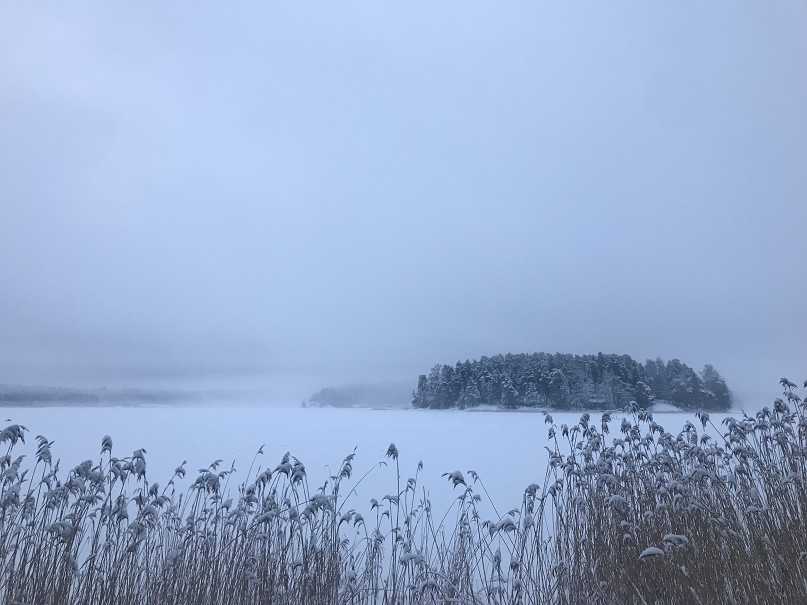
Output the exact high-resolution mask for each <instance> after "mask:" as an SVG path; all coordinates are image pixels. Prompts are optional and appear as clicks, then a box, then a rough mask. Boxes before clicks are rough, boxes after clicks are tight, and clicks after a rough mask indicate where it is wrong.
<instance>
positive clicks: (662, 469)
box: [0, 379, 807, 605]
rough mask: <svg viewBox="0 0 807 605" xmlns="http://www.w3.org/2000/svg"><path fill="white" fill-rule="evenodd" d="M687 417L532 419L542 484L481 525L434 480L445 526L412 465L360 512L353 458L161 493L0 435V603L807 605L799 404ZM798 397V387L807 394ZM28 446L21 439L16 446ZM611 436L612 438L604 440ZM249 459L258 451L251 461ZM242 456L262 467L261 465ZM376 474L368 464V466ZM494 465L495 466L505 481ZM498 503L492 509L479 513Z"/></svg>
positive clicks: (803, 421)
mask: <svg viewBox="0 0 807 605" xmlns="http://www.w3.org/2000/svg"><path fill="white" fill-rule="evenodd" d="M781 384H782V386H783V389H784V394H783V397H782V398H781V399H777V400H776V401H775V402H774V404H773V406H772V408H767V407H766V408H763V409H762V410H760V411H759V412H758V413H756V414H755V415H753V416H748V415H745V414H744V415H743V416H742V417H741V418H733V417H728V418H726V420H725V421H724V424H723V426H722V427H718V426H715V425H714V424H712V421H711V420H710V418H709V416H708V414H706V413H699V414H698V415H697V417H698V420H699V422H700V423H701V424H702V429H705V428H706V427H707V426H711V427H712V429H714V431H713V432H714V433H715V434H716V435H719V437H717V438H709V435H706V434H701V435H699V430H698V427H697V426H696V424H694V423H692V422H686V423H685V425H684V427H683V430H681V431H680V432H679V433H678V434H677V435H673V434H672V433H669V432H667V431H666V430H665V429H664V427H662V426H660V425H659V424H657V423H656V422H655V421H654V419H653V416H652V414H651V413H649V412H646V411H643V410H640V409H639V408H638V407H636V406H633V407H632V408H631V409H629V410H627V413H626V414H622V415H621V416H622V417H620V418H618V417H616V415H615V414H614V415H612V414H611V413H605V414H603V415H602V417H601V418H600V419H597V420H594V419H592V417H591V416H590V415H589V414H583V415H582V416H581V418H580V421H579V422H578V423H577V424H576V425H574V426H567V425H561V426H559V427H558V426H556V425H555V423H554V422H553V419H552V417H551V415H549V414H546V415H545V421H546V429H547V430H548V431H549V438H550V444H551V447H548V448H547V450H548V464H547V465H546V473H545V476H544V479H543V482H542V483H540V484H532V485H529V486H527V487H526V489H525V491H524V494H523V498H522V500H521V502H520V503H517V505H516V506H515V507H514V508H512V509H511V510H508V511H503V510H502V511H501V513H500V512H496V518H494V519H484V518H483V516H482V514H481V512H480V508H481V507H480V505H479V503H480V501H481V500H483V499H485V500H487V493H486V490H485V489H484V483H483V482H482V480H481V479H480V478H479V477H478V476H477V475H476V473H474V472H473V471H467V472H466V473H464V474H463V473H462V472H460V471H454V472H450V473H446V475H445V479H446V480H447V481H450V482H451V483H452V484H453V485H454V489H455V490H456V492H457V495H458V498H457V500H456V501H455V504H454V505H453V506H452V508H451V509H450V510H449V511H448V512H447V513H444V514H442V515H438V514H436V513H435V512H434V511H433V510H432V507H431V504H430V502H429V499H428V493H427V492H426V491H425V489H424V488H423V487H422V486H421V485H420V484H419V480H418V471H419V470H420V466H419V467H418V468H417V469H415V473H414V477H412V478H407V479H404V478H403V475H401V472H400V468H398V451H397V449H396V447H395V446H394V445H390V447H389V449H388V450H387V452H386V457H385V459H384V460H383V461H381V462H380V463H379V464H393V465H395V466H396V469H397V471H398V472H397V477H398V480H397V485H394V486H392V489H391V492H392V493H391V494H388V495H385V496H383V497H382V498H380V499H378V500H375V499H374V500H371V502H370V504H369V505H368V506H367V507H366V509H365V510H363V511H362V512H363V514H362V512H357V510H356V509H355V508H353V507H357V506H358V504H357V502H356V497H355V491H354V490H355V488H356V486H357V485H358V484H360V483H361V480H362V477H357V476H354V473H353V455H350V456H348V457H346V458H345V459H344V460H343V462H342V463H341V465H340V466H339V472H338V473H337V474H335V475H333V476H331V477H328V478H327V480H326V481H324V483H323V484H322V485H319V486H313V485H312V484H311V483H310V482H309V478H308V476H307V473H306V469H305V466H304V465H303V463H302V462H300V460H298V459H297V458H295V457H293V456H291V455H290V454H286V455H285V456H283V458H282V459H281V461H280V463H279V464H278V465H277V466H275V467H274V468H265V469H262V468H260V467H259V466H256V461H253V463H252V467H251V468H250V470H249V472H248V473H247V477H248V478H247V480H246V481H243V482H241V483H238V484H236V483H235V482H234V475H233V474H232V468H230V469H227V468H222V467H221V461H216V462H214V463H213V464H211V465H210V466H209V467H207V468H205V469H200V470H199V471H198V474H197V477H196V479H195V480H194V481H193V482H192V483H190V481H188V483H190V486H189V487H187V488H184V489H181V488H180V487H178V485H179V484H181V483H183V481H180V480H184V478H185V475H186V473H187V470H186V469H185V466H184V465H183V466H180V467H179V468H177V469H176V472H175V474H174V477H173V478H172V479H171V480H170V481H168V483H167V484H166V485H165V486H164V487H161V486H160V485H159V484H157V483H155V482H152V481H151V480H150V478H149V476H148V473H147V464H146V453H145V452H144V451H143V450H137V451H135V452H134V453H133V454H132V455H131V456H127V457H124V458H117V457H116V456H115V455H114V453H113V445H112V439H110V438H109V437H104V438H103V440H102V443H101V451H100V456H99V457H98V458H97V459H96V460H87V461H85V462H83V463H81V464H79V465H78V466H76V467H74V468H71V469H69V470H66V471H65V470H62V469H60V468H59V463H58V462H54V458H53V455H52V453H51V446H52V442H49V441H48V440H47V439H46V438H45V437H43V436H37V437H35V439H36V443H37V453H36V456H35V459H34V460H32V461H30V462H29V463H27V465H26V460H25V459H24V457H23V456H15V453H14V448H15V446H17V444H18V443H19V442H23V441H24V440H25V438H26V432H27V430H26V429H25V427H22V426H20V425H11V426H8V427H6V428H5V429H3V430H2V431H0V447H3V449H5V450H6V451H5V454H4V455H2V457H0V482H1V484H2V485H1V486H0V564H2V568H0V600H2V602H3V603H8V604H15V605H23V604H26V605H61V604H70V605H84V604H86V605H130V604H131V605H135V604H136V605H143V604H161V605H162V604H175V605H184V604H188V605H191V604H192V605H204V604H210V605H214V604H215V605H218V604H222V605H224V604H245V605H246V604H263V603H277V604H300V603H312V604H320V603H322V604H345V605H347V604H350V605H370V604H379V605H397V604H401V605H406V604H412V605H417V604H437V603H441V604H442V603H446V604H447V603H464V604H468V605H472V604H473V605H479V604H495V605H505V604H507V605H510V604H512V605H516V604H543V603H546V604H577V603H594V604H597V603H601V604H612V603H616V604H621V603H625V604H643V605H651V604H666V603H670V604H689V603H691V604H694V605H705V604H712V603H726V604H749V603H798V602H807V575H806V574H805V567H806V566H807V492H805V484H804V480H805V458H807V406H806V405H805V403H804V401H802V399H801V398H800V396H799V395H798V394H797V387H796V385H795V384H793V383H792V382H790V381H788V380H786V379H782V381H781ZM805 387H807V383H805ZM29 438H30V436H29ZM609 442H610V444H609ZM259 453H261V452H259ZM256 459H257V457H256ZM370 472H372V471H370ZM502 472H506V469H503V471H502ZM493 510H496V509H495V506H494V507H493Z"/></svg>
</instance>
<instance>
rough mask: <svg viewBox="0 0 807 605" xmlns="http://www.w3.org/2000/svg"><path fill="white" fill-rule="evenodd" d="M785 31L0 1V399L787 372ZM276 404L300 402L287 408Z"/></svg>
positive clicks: (798, 342)
mask: <svg viewBox="0 0 807 605" xmlns="http://www.w3.org/2000/svg"><path fill="white" fill-rule="evenodd" d="M804 31H807V7H805V5H804V4H803V3H795V2H792V3H788V2H776V3H766V4H764V5H753V4H736V3H732V2H723V3H721V2H715V3H709V4H707V5H704V4H702V3H697V2H684V3H674V4H669V5H659V4H646V3H641V2H634V3H607V5H603V4H600V3H573V4H569V3H561V2H554V3H533V2H506V3H483V2H478V3H471V4H468V3H464V2H440V3H393V4H390V3H371V2H368V3H355V2H348V3H338V4H332V3H302V4H301V3H266V2H256V3H239V5H238V6H237V7H234V6H225V5H219V4H216V3H196V4H194V5H189V4H179V5H165V4H163V3H156V2H155V3H146V4H144V3H114V4H104V3H97V4H81V3H71V4H70V5H69V6H68V5H54V4H44V3H42V4H39V5H35V4H31V3H26V4H22V3H14V4H12V3H5V4H3V5H2V6H0V211H1V212H2V217H1V218H0V382H28V383H58V384H65V385H70V386H99V385H102V384H106V385H108V386H122V385H133V386H184V387H187V386H197V387H202V388H204V387H208V386H211V387H221V386H222V385H224V386H231V387H236V386H244V385H248V386H249V387H250V388H253V387H254V388H266V389H269V390H271V391H272V392H273V393H275V394H276V395H277V396H278V397H286V396H288V397H292V394H294V398H295V399H299V398H301V397H303V396H306V395H308V394H309V393H310V391H311V390H312V389H313V388H315V387H318V386H322V385H323V384H328V383H339V382H345V381H348V382H350V381H359V382H361V381H374V380H399V379H406V378H412V379H413V380H414V379H415V378H416V375H417V374H418V373H420V372H425V371H427V370H428V368H429V367H430V366H431V365H432V364H433V363H435V362H453V361H456V360H457V359H465V358H469V357H470V358H473V357H478V356H480V355H486V354H488V355H489V354H494V353H498V352H507V351H514V352H517V351H519V352H520V351H540V350H546V351H550V352H552V351H564V352H577V353H590V352H597V351H600V350H602V351H607V352H611V351H613V352H620V353H621V352H625V353H629V354H631V355H633V356H634V357H637V358H639V359H644V358H645V357H648V356H652V357H655V356H657V355H659V356H662V357H664V358H671V357H679V358H681V359H683V360H684V361H686V362H688V363H691V364H693V365H699V364H703V363H706V362H711V363H713V364H714V365H715V366H717V367H718V369H720V370H721V371H723V373H724V374H725V375H726V377H727V379H728V381H729V384H730V385H733V386H734V387H735V389H737V390H738V391H740V392H741V393H745V394H752V393H756V392H768V391H769V390H771V389H774V387H775V381H776V380H777V379H778V378H779V376H780V375H782V374H787V375H789V376H790V377H791V378H794V379H795V378H799V379H803V378H805V377H807V353H806V352H805V347H804V343H805V342H806V341H807V313H805V311H804V308H805V300H806V299H807V254H805V244H804V242H805V234H806V233H807V231H806V230H807V78H805V74H806V73H807V37H805V36H804ZM298 394H299V396H297V395H298Z"/></svg>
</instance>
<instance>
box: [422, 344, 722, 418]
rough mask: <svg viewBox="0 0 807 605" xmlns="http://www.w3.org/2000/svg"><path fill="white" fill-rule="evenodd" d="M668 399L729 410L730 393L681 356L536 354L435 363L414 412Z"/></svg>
mask: <svg viewBox="0 0 807 605" xmlns="http://www.w3.org/2000/svg"><path fill="white" fill-rule="evenodd" d="M632 401H635V402H636V403H637V404H638V405H639V406H640V407H642V408H646V407H647V406H649V405H651V404H653V403H654V402H659V401H665V402H669V403H670V404H672V405H674V406H677V407H679V408H681V409H683V410H714V411H720V410H728V409H729V408H730V407H731V393H730V391H729V388H728V386H727V385H726V381H725V380H724V379H723V377H722V376H720V374H719V373H718V372H717V370H715V369H714V368H713V367H712V366H711V365H706V366H705V367H704V368H703V371H702V372H700V373H698V372H696V371H695V370H693V369H692V368H690V367H689V366H688V365H686V364H685V363H683V362H681V361H679V360H678V359H673V360H671V361H668V362H666V363H665V362H664V361H662V360H661V359H656V360H655V361H653V360H650V359H648V360H647V362H646V363H645V364H644V365H642V364H641V363H639V362H637V361H635V360H634V359H632V358H631V357H630V355H613V354H608V355H606V354H603V353H598V354H596V355H582V356H581V355H568V354H562V353H555V354H554V355H553V354H550V353H533V354H526V353H521V354H512V353H508V354H507V355H495V356H493V357H482V358H481V359H479V360H478V361H477V360H474V361H465V362H460V361H458V362H457V364H456V365H455V366H450V365H440V364H437V365H435V366H434V367H433V368H432V370H431V372H430V373H429V374H428V375H425V374H422V375H421V376H420V378H419V379H418V387H417V391H414V392H413V393H412V405H413V406H414V407H416V408H433V409H448V408H460V409H464V408H469V407H474V406H478V405H496V406H499V407H502V408H516V407H520V406H525V407H551V408H555V409H561V410H584V409H589V410H590V409H612V408H620V407H624V406H627V405H629V404H630V402H632Z"/></svg>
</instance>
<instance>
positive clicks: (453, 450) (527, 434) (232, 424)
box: [0, 405, 741, 518]
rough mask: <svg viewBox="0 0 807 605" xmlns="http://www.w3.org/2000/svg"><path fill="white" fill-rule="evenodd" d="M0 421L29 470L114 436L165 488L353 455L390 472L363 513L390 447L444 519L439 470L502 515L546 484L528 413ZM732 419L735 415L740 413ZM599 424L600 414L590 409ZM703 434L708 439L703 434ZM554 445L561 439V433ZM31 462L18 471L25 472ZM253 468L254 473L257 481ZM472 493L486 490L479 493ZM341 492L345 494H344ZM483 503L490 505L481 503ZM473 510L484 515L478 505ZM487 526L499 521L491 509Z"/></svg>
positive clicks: (61, 414)
mask: <svg viewBox="0 0 807 605" xmlns="http://www.w3.org/2000/svg"><path fill="white" fill-rule="evenodd" d="M0 415H1V416H0V420H6V422H4V423H3V424H2V426H5V425H7V424H10V422H8V420H7V419H9V420H11V421H12V422H13V423H17V424H22V425H24V426H25V427H26V428H27V429H28V430H29V432H28V433H27V436H26V442H27V445H26V446H24V447H23V448H22V449H18V448H19V446H18V447H15V450H14V451H15V453H17V454H20V453H25V454H27V455H28V456H29V457H28V459H27V462H29V463H30V464H33V460H34V457H33V454H34V453H35V440H34V436H36V435H40V434H41V435H44V436H45V437H47V438H48V439H49V440H53V441H55V443H54V444H53V447H52V451H53V458H54V460H56V459H60V460H61V468H62V469H63V470H67V469H68V468H71V467H73V466H75V465H77V464H79V463H80V462H82V461H83V460H86V459H92V460H97V459H98V458H99V452H100V449H101V439H102V437H103V436H104V435H110V436H111V437H112V440H113V443H114V446H113V452H112V453H113V455H115V456H117V457H118V458H123V457H126V456H130V455H131V453H132V451H133V450H135V449H139V448H144V449H145V450H146V452H147V455H146V460H147V463H148V466H147V476H148V478H149V480H150V481H151V482H154V481H157V482H158V483H159V484H160V485H161V486H164V485H165V484H166V483H167V481H168V480H169V479H170V478H171V476H172V474H173V471H174V469H175V468H176V467H177V466H178V465H180V464H181V463H182V462H183V461H184V460H187V463H188V464H187V465H186V468H187V470H188V475H187V477H186V479H185V481H184V483H180V486H182V487H186V486H187V485H189V484H190V482H192V481H193V480H194V479H195V478H196V476H197V472H196V471H197V470H198V469H201V468H205V467H207V466H208V465H209V464H210V463H212V462H213V461H215V460H218V459H222V460H223V461H224V462H223V463H222V465H221V466H220V467H219V470H222V469H223V468H229V467H230V465H231V463H232V462H233V461H235V467H236V469H237V473H236V474H235V475H234V479H231V483H230V489H232V490H233V491H235V487H236V485H237V484H238V483H240V482H243V481H245V479H246V476H247V471H248V470H249V467H250V465H251V464H252V461H253V459H254V458H255V454H256V452H257V451H258V449H259V448H260V447H261V445H264V448H263V451H264V454H263V455H261V456H258V457H257V459H256V462H255V468H257V467H258V466H261V467H263V468H266V467H270V468H272V469H274V467H275V466H276V465H277V464H278V463H279V462H280V459H281V458H282V456H283V454H284V453H285V452H287V451H289V452H291V454H292V455H293V456H296V457H297V458H299V459H300V460H301V461H302V462H303V463H304V464H305V465H306V470H307V473H308V481H309V485H310V487H311V488H312V489H313V488H316V487H318V486H319V485H321V484H322V483H323V482H324V481H325V480H326V479H327V478H328V476H329V475H331V474H334V473H335V472H337V470H338V468H339V464H340V463H341V461H342V460H343V458H344V457H345V456H347V455H348V454H350V453H352V452H353V450H354V448H356V457H355V460H354V464H353V469H354V475H353V479H352V481H351V483H350V485H351V486H352V485H355V484H356V482H357V481H358V480H359V479H360V478H361V477H362V475H364V474H365V472H366V471H368V470H370V469H371V467H373V465H375V464H377V463H378V462H380V461H382V460H383V461H386V462H387V463H388V465H387V466H386V467H381V468H376V469H374V470H372V472H371V473H370V474H369V476H368V477H367V478H366V479H365V480H364V481H363V482H362V483H361V484H360V485H359V486H358V488H357V490H356V494H355V495H354V496H351V501H350V502H349V503H348V506H347V507H346V508H355V509H356V510H357V511H359V512H362V513H363V514H365V513H366V512H369V510H370V504H369V500H370V498H376V499H377V500H381V498H383V496H385V495H387V494H394V493H395V490H396V489H397V486H396V474H395V464H394V462H393V461H392V460H391V459H388V458H386V457H385V453H386V451H387V448H388V447H389V445H390V443H395V445H396V446H397V448H398V451H399V463H400V469H401V476H402V477H401V481H402V488H403V486H405V485H406V479H407V478H408V477H414V476H415V472H416V470H417V465H418V462H419V461H422V462H423V465H424V468H423V470H422V471H421V472H420V474H419V480H418V484H419V492H421V493H422V488H423V487H425V488H426V489H427V490H428V492H429V498H430V500H431V502H432V505H433V510H434V511H435V512H436V513H442V512H443V511H446V510H448V508H449V506H450V505H451V503H452V502H453V500H454V498H455V497H456V496H457V495H458V494H459V493H460V490H459V489H457V490H454V489H453V488H452V485H451V483H450V482H449V481H448V480H447V479H446V478H444V477H442V474H443V473H448V472H452V471H456V470H459V471H461V472H462V473H463V474H464V475H465V478H466V479H467V480H468V481H469V483H470V482H471V478H470V476H469V475H468V471H469V470H475V471H476V472H477V473H478V474H479V476H480V478H481V480H482V482H483V483H484V487H485V488H486V489H487V491H488V493H489V494H490V497H491V498H492V501H493V504H494V505H495V506H496V508H497V509H498V511H499V513H500V514H503V513H504V511H506V510H509V509H511V508H515V507H518V506H520V504H521V499H522V494H523V492H524V488H525V487H526V486H527V485H529V484H530V483H538V484H542V483H543V479H544V476H545V472H546V466H547V460H548V455H547V451H546V449H544V446H546V445H548V444H549V441H548V438H547V424H545V421H544V416H543V415H542V414H540V413H536V412H533V411H530V412H518V411H515V412H504V411H458V410H444V411H443V410H440V411H438V410H406V409H403V410H373V409H366V408H353V409H344V408H339V409H336V408H300V407H285V408H284V407H227V406H224V405H222V406H220V407H179V406H178V407H101V408H99V407H41V408H2V410H0ZM726 415H727V414H712V418H711V420H712V422H713V423H714V425H716V426H717V427H718V428H720V429H721V430H722V428H723V427H722V425H721V424H720V423H721V421H722V419H723V418H724V417H725V416H726ZM731 415H734V416H740V415H741V412H739V411H737V412H732V413H731ZM621 416H622V415H620V414H613V421H612V423H611V425H610V426H611V433H610V435H609V436H608V437H607V439H606V441H607V442H608V443H609V444H610V439H611V438H614V437H621V436H622V435H621V434H620V433H619V422H620V419H621ZM552 417H553V420H554V423H555V425H556V426H557V427H558V429H560V427H561V425H562V424H567V425H568V426H570V427H571V426H573V425H575V424H576V423H577V422H578V421H579V419H580V413H570V412H552ZM591 418H592V421H593V422H596V423H597V425H598V426H599V422H600V419H601V412H591ZM654 419H655V421H656V422H658V423H659V424H661V425H662V426H664V428H665V429H666V430H667V431H669V432H670V433H672V434H673V435H677V434H678V433H679V432H680V431H681V429H682V428H683V425H684V423H685V422H686V421H687V420H689V421H691V422H692V423H693V424H694V425H695V426H696V427H697V429H698V431H699V433H700V432H701V431H702V425H701V423H700V421H699V420H698V419H697V418H696V417H695V415H694V414H689V413H683V412H659V413H654ZM705 432H707V433H710V434H712V435H713V436H715V431H714V429H713V428H712V427H711V426H707V427H706V430H705ZM558 434H559V436H560V430H558ZM27 466H28V465H27V464H24V465H23V468H26V467H27ZM255 472H256V471H255V470H253V476H254V474H255ZM476 491H477V492H479V493H481V494H482V496H483V498H484V492H483V490H482V489H481V487H479V486H477V487H476ZM342 493H343V494H345V493H347V490H344V489H343V491H342ZM485 500H486V499H485ZM485 500H483V506H481V507H480V508H481V509H482V510H483V511H485V509H486V502H485ZM487 514H488V515H489V516H490V517H491V518H492V517H494V516H497V515H496V514H495V512H494V511H493V510H490V509H488V511H487Z"/></svg>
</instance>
